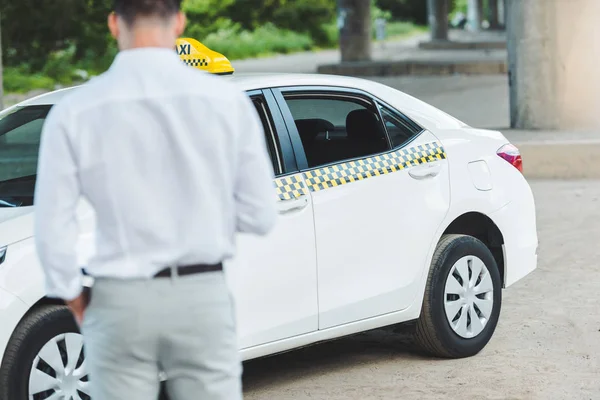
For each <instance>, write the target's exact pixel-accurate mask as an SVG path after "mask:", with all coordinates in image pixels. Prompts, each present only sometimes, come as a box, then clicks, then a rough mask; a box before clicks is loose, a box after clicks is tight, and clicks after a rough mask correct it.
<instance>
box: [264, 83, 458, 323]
mask: <svg viewBox="0 0 600 400" xmlns="http://www.w3.org/2000/svg"><path fill="white" fill-rule="evenodd" d="M275 97H276V99H277V101H278V102H279V104H280V107H281V109H282V113H283V115H284V117H285V118H286V122H287V125H288V128H289V131H290V136H291V139H292V143H293V145H294V150H295V152H296V155H297V158H298V165H299V167H300V170H301V171H302V172H303V177H304V178H305V179H306V184H307V186H308V188H309V190H310V195H311V198H312V201H313V208H314V218H315V232H316V241H317V265H318V298H319V328H320V329H326V328H329V327H333V326H337V325H342V324H345V323H350V322H353V321H358V320H362V319H365V318H370V317H374V316H378V315H383V314H387V313H392V312H395V311H400V310H403V309H406V308H407V307H409V306H411V305H412V304H413V303H414V302H415V301H418V302H420V299H417V298H416V297H417V294H418V289H419V283H420V282H422V278H423V273H424V268H425V266H426V264H427V260H428V257H429V253H430V249H431V248H432V246H433V245H434V243H433V241H434V237H435V234H436V231H437V230H438V228H439V226H440V224H441V222H442V221H443V218H444V216H445V215H446V213H447V211H448V208H449V200H450V198H449V176H448V165H447V162H446V160H445V152H444V150H443V148H442V146H441V144H440V142H439V141H438V140H437V139H436V137H435V136H434V135H432V134H431V133H429V132H427V131H424V130H423V129H422V128H421V127H419V126H418V125H417V124H416V123H414V122H413V121H410V120H409V119H408V118H406V117H405V116H404V115H402V114H401V113H400V112H398V111H397V110H393V109H392V108H391V107H389V106H387V105H385V104H384V103H383V102H381V101H378V100H376V99H374V98H372V97H371V96H369V95H368V94H366V93H364V92H360V91H357V90H352V89H336V88H331V87H327V88H319V87H294V88H284V89H281V90H278V91H276V92H275ZM382 121H385V123H382ZM388 130H389V133H388Z"/></svg>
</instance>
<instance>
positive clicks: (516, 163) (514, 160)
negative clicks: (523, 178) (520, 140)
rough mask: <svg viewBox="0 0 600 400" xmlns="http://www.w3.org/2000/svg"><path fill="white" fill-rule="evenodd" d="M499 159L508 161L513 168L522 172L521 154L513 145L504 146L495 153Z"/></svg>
mask: <svg viewBox="0 0 600 400" xmlns="http://www.w3.org/2000/svg"><path fill="white" fill-rule="evenodd" d="M496 154H498V155H499V156H500V157H502V158H504V159H505V160H506V161H508V162H509V163H510V164H511V165H512V166H513V167H515V168H516V169H518V170H519V171H521V172H523V158H522V157H521V152H520V151H519V149H517V147H516V146H515V145H513V144H505V145H504V146H502V147H500V149H498V151H497V152H496Z"/></svg>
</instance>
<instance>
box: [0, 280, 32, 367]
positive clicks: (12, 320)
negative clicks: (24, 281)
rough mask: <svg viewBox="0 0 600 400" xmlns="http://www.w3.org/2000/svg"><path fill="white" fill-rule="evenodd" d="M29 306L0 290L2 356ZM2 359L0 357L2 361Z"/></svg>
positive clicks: (0, 345)
mask: <svg viewBox="0 0 600 400" xmlns="http://www.w3.org/2000/svg"><path fill="white" fill-rule="evenodd" d="M27 310H29V306H28V305H27V304H25V303H24V302H23V301H22V300H21V299H19V298H18V297H17V296H15V295H13V294H11V293H9V292H7V291H6V290H4V289H0V316H1V318H0V321H2V325H1V328H0V354H2V355H4V351H5V350H6V346H7V345H8V341H9V340H10V337H11V336H12V334H13V331H14V330H15V328H16V327H17V325H18V323H19V321H20V320H21V318H23V315H25V313H27ZM2 358H3V357H0V361H2Z"/></svg>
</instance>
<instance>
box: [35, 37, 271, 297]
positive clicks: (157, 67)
mask: <svg viewBox="0 0 600 400" xmlns="http://www.w3.org/2000/svg"><path fill="white" fill-rule="evenodd" d="M272 179H273V169H272V165H271V162H270V160H269V156H268V152H267V148H266V145H265V136H264V131H263V127H262V124H261V122H260V119H259V118H258V116H257V114H256V111H255V108H254V106H253V105H252V102H251V101H250V99H249V98H248V97H247V96H246V94H245V93H243V92H241V91H239V90H238V89H237V88H236V87H235V86H233V85H232V84H230V83H228V82H225V80H224V79H223V78H221V77H218V76H213V75H210V74H208V73H204V72H201V71H199V70H196V69H194V68H192V67H189V66H186V65H185V64H183V62H181V61H180V59H179V57H178V56H177V55H176V53H175V51H174V50H172V49H159V48H142V49H134V50H128V51H125V52H121V53H119V55H118V56H117V57H116V59H115V61H114V63H113V65H112V66H111V68H110V69H109V70H108V71H107V72H106V73H105V74H103V75H101V76H99V77H98V78H95V79H93V80H92V81H90V82H89V83H88V84H86V85H84V86H82V87H80V88H78V89H76V90H74V91H73V93H72V94H69V95H68V96H66V97H65V99H64V100H63V101H61V102H60V103H59V104H58V105H56V106H54V107H53V109H52V110H51V112H50V114H49V116H48V118H47V120H46V122H45V124H44V129H43V132H42V142H41V149H40V157H39V163H38V175H37V186H36V193H35V213H36V218H35V219H36V225H35V239H36V245H37V250H38V254H39V257H40V261H41V263H42V266H43V269H44V271H45V274H46V288H47V291H48V295H49V296H51V297H59V298H63V299H66V300H71V299H73V298H75V297H77V296H78V295H79V294H80V292H81V289H82V275H81V273H80V269H81V268H82V267H83V266H80V265H77V256H76V249H75V246H76V242H77V239H78V224H77V217H76V208H77V206H78V203H79V200H80V196H83V197H84V198H86V199H87V200H88V201H89V203H90V204H91V205H92V207H93V208H94V210H95V214H96V219H97V224H96V245H95V247H96V253H95V255H94V257H93V258H92V259H91V260H90V263H89V265H87V266H85V268H86V270H87V271H88V272H89V273H90V275H92V276H96V277H112V278H148V277H151V276H152V275H154V274H155V273H156V272H158V271H159V270H161V269H163V268H165V267H167V266H172V265H177V266H185V265H190V264H197V263H218V262H221V261H224V260H226V259H228V258H230V257H232V256H233V255H234V253H235V248H234V237H235V234H236V232H246V233H255V234H266V233H267V232H268V231H269V230H270V229H271V227H272V225H273V224H274V222H275V218H276V209H275V196H274V188H273V181H272Z"/></svg>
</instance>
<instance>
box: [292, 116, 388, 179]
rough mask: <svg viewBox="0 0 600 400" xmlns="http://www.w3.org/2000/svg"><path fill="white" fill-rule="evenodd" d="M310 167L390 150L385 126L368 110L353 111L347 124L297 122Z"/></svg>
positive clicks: (306, 120)
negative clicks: (384, 129)
mask: <svg viewBox="0 0 600 400" xmlns="http://www.w3.org/2000/svg"><path fill="white" fill-rule="evenodd" d="M295 123H296V127H297V129H298V133H299V135H300V138H301V140H302V144H303V146H304V151H305V153H306V158H307V161H308V166H309V167H316V166H319V165H324V164H329V163H333V162H337V161H341V160H347V159H352V158H358V157H363V156H367V155H370V154H375V153H379V152H383V151H386V150H387V149H388V148H389V145H388V142H387V139H386V136H385V133H384V131H383V126H382V124H381V122H380V121H379V118H378V117H377V115H376V114H375V113H374V112H372V111H370V110H368V109H364V108H363V109H358V110H353V111H350V112H349V113H348V114H347V116H346V121H345V124H344V125H337V126H336V125H334V124H333V123H332V122H330V121H328V120H326V119H323V118H307V119H297V120H295Z"/></svg>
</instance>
